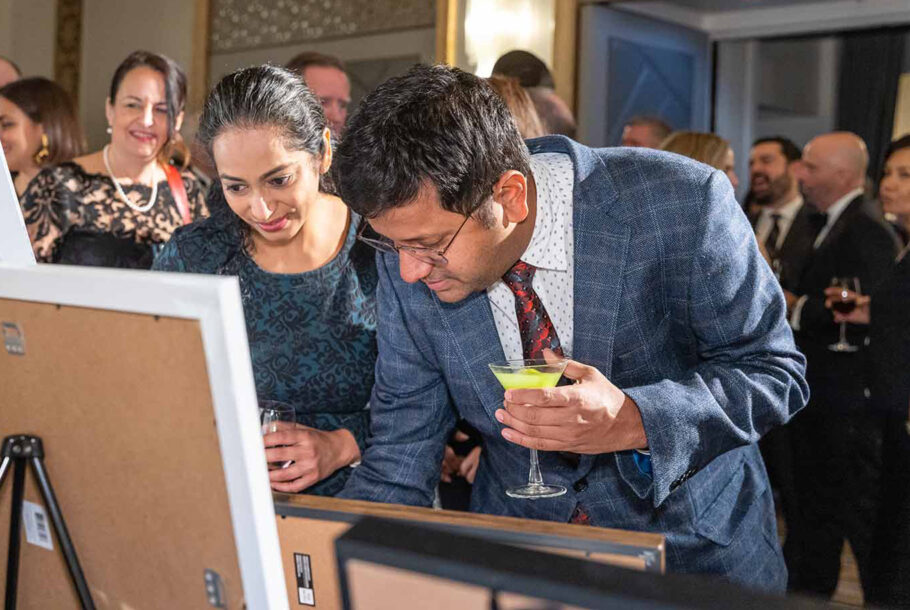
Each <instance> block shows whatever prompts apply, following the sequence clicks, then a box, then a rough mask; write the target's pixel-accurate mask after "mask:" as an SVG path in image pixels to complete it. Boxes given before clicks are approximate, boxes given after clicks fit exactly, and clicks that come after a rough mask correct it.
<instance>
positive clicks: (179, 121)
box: [174, 110, 185, 131]
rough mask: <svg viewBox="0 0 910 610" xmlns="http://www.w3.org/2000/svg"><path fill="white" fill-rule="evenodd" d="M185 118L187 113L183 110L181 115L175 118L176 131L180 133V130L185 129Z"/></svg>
mask: <svg viewBox="0 0 910 610" xmlns="http://www.w3.org/2000/svg"><path fill="white" fill-rule="evenodd" d="M184 116H185V113H184V111H182V110H181V111H180V114H178V115H177V116H176V117H175V118H174V131H180V128H181V127H183V117H184Z"/></svg>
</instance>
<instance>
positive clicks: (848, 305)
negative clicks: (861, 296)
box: [831, 299, 856, 315]
mask: <svg viewBox="0 0 910 610" xmlns="http://www.w3.org/2000/svg"><path fill="white" fill-rule="evenodd" d="M831 309H833V310H834V311H836V312H838V313H842V314H844V315H848V314H849V313H850V312H851V311H853V310H854V309H856V300H855V299H850V300H849V301H834V302H833V303H831Z"/></svg>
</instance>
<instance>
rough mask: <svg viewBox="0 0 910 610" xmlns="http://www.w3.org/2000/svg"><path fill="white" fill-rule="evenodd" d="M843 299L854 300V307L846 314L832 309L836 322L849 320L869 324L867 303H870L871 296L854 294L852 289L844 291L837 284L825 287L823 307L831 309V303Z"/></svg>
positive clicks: (852, 322) (851, 322) (853, 322)
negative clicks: (844, 296)
mask: <svg viewBox="0 0 910 610" xmlns="http://www.w3.org/2000/svg"><path fill="white" fill-rule="evenodd" d="M844 292H846V293H847V298H846V299H844V298H843V293H844ZM843 300H845V301H849V300H854V301H856V308H855V309H854V310H853V311H851V312H850V313H848V314H843V313H840V312H837V311H834V312H833V313H834V321H835V322H837V323H838V324H840V323H841V322H849V323H850V324H869V319H870V314H869V305H870V304H871V303H872V298H871V297H868V296H866V295H864V294H856V293H855V292H853V291H852V290H847V291H845V290H844V289H843V288H840V287H838V286H829V287H828V288H825V307H827V308H828V309H831V305H832V303H835V302H837V301H843Z"/></svg>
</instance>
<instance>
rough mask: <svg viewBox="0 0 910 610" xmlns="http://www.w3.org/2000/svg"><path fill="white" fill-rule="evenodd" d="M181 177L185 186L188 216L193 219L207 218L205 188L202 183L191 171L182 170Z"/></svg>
mask: <svg viewBox="0 0 910 610" xmlns="http://www.w3.org/2000/svg"><path fill="white" fill-rule="evenodd" d="M181 177H182V178H183V185H184V187H185V188H186V198H187V199H188V200H189V204H190V216H191V217H192V218H193V220H200V219H202V218H208V216H209V209H208V207H207V206H206V205H205V190H204V189H203V188H202V184H201V183H200V182H199V180H198V179H196V176H194V175H193V174H192V173H191V172H188V171H185V172H182V173H181Z"/></svg>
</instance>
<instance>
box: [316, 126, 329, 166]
mask: <svg viewBox="0 0 910 610" xmlns="http://www.w3.org/2000/svg"><path fill="white" fill-rule="evenodd" d="M322 150H323V152H322V162H321V163H320V164H319V173H320V174H324V173H326V172H327V171H329V168H330V167H332V132H331V131H330V130H329V128H328V127H326V128H325V130H324V131H323V132H322Z"/></svg>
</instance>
